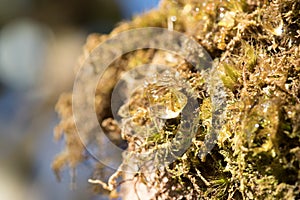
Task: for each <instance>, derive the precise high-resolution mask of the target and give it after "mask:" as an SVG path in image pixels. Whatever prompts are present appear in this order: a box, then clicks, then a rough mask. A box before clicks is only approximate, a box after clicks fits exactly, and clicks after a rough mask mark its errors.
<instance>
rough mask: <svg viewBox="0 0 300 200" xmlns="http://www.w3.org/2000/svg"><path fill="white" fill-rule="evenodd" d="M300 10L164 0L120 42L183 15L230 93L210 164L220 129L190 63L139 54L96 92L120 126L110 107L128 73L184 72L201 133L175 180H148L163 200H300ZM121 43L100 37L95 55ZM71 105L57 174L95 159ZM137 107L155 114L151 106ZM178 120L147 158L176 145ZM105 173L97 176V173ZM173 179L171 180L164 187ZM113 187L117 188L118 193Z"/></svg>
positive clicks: (256, 0) (169, 175) (102, 112)
mask: <svg viewBox="0 0 300 200" xmlns="http://www.w3.org/2000/svg"><path fill="white" fill-rule="evenodd" d="M299 10H300V2H298V1H294V0H277V1H275V0H274V1H265V0H248V1H243V0H231V1H229V0H228V1H217V0H216V1H215V0H206V1H203V2H201V3H200V2H199V1H194V0H185V1H183V0H182V1H181V0H176V1H174V0H164V1H162V2H161V5H160V8H159V9H158V10H154V11H150V12H149V13H146V14H143V15H141V16H136V17H135V18H134V19H133V20H132V21H131V22H126V23H122V24H120V25H119V26H118V27H116V29H115V30H114V31H113V32H112V33H111V35H113V34H115V33H118V32H121V31H124V30H128V29H131V28H138V27H147V26H157V27H165V28H167V26H168V19H169V17H171V16H176V18H177V20H176V21H175V22H174V27H173V28H174V29H175V30H177V31H181V32H183V33H186V34H188V35H190V36H192V37H193V38H195V39H196V40H197V41H198V42H199V44H201V45H202V46H203V47H204V48H205V49H206V50H207V51H208V52H209V53H210V55H211V57H212V58H213V59H214V63H215V64H216V66H217V69H218V71H219V72H220V79H221V80H222V82H223V84H224V85H225V87H226V88H225V90H226V93H227V94H226V95H227V100H226V101H227V102H226V104H227V108H226V109H227V112H226V116H225V120H224V121H225V123H224V124H223V126H222V127H221V129H220V130H219V133H218V134H219V137H218V138H217V141H216V143H217V145H215V146H214V148H213V149H212V150H211V151H210V153H209V154H208V155H207V156H206V157H205V158H203V159H201V158H199V156H198V154H199V152H200V150H201V148H203V144H204V140H205V138H206V135H207V134H208V133H209V131H210V130H211V126H212V125H211V118H212V102H211V98H210V97H211V96H210V92H209V91H208V86H207V85H206V84H205V80H206V79H207V77H206V76H205V75H203V74H200V73H197V72H195V70H194V69H193V67H192V66H190V65H189V64H188V63H185V61H182V60H177V61H176V62H175V63H168V62H167V61H166V60H164V58H165V57H166V56H165V55H166V54H164V53H163V52H161V51H153V50H139V51H136V52H134V53H131V54H128V55H125V56H123V57H122V58H120V60H118V61H116V62H115V63H113V64H112V66H111V67H112V69H115V70H112V72H111V74H107V77H108V78H107V80H108V82H109V83H110V84H109V85H108V86H107V88H106V89H105V90H101V89H100V88H101V87H100V86H99V90H97V91H96V96H98V97H99V101H97V102H98V103H96V110H97V115H98V118H99V122H100V123H102V121H103V120H105V119H107V118H110V117H111V114H110V113H109V111H108V110H109V108H110V105H108V104H105V103H103V102H110V101H109V100H110V92H111V91H112V88H113V86H114V84H115V83H116V81H117V78H116V77H118V74H121V73H122V72H124V71H126V70H129V69H133V68H134V67H135V66H136V65H139V64H143V63H147V62H149V61H152V62H154V61H153V60H155V59H157V60H158V61H160V62H161V63H167V64H168V65H171V66H172V67H174V69H175V70H177V71H178V72H179V73H180V74H181V75H182V77H184V78H185V79H186V80H187V81H188V82H189V83H190V84H191V86H192V88H193V91H192V92H193V93H194V95H195V96H196V97H197V101H198V102H199V119H197V123H198V124H197V126H198V127H199V130H198V132H197V134H196V135H195V137H194V138H193V140H192V145H191V146H190V147H189V149H188V150H187V151H186V152H185V153H184V154H183V155H179V156H178V159H177V160H176V161H175V162H173V163H171V164H170V165H169V166H168V167H167V168H166V169H165V171H163V172H157V173H155V178H154V179H152V180H151V181H143V182H144V184H145V185H146V186H147V187H148V188H154V189H155V191H156V198H161V199H196V198H199V199H299V198H300V149H299V146H300V125H299V124H300V76H299V74H300V47H299V44H300V31H299V30H300V13H299ZM111 35H109V36H98V35H94V36H93V37H94V38H92V39H93V40H92V39H91V38H90V39H89V41H88V45H87V46H86V48H85V52H86V54H85V56H87V55H88V53H89V52H90V51H91V49H92V47H94V46H96V45H97V44H99V43H100V42H101V41H103V39H105V38H107V37H110V36H111ZM157 60H156V61H157ZM116 74H117V76H116ZM112 77H114V78H112ZM137 95H138V94H137ZM66 98H67V97H66V96H62V97H61V100H60V101H59V102H58V106H57V110H58V112H59V113H60V115H61V118H62V121H61V123H60V125H58V128H57V138H60V137H61V132H64V136H65V139H66V149H67V150H66V151H64V152H63V153H62V154H61V155H60V156H58V158H57V159H56V160H55V161H54V165H53V168H54V170H55V172H57V173H58V172H59V170H60V169H61V168H63V166H65V165H69V166H70V167H71V168H75V167H76V165H78V164H79V163H80V162H82V161H83V160H85V159H88V157H85V156H84V149H83V147H82V146H81V145H80V144H79V143H78V138H76V131H75V126H74V123H73V121H72V110H71V103H70V101H69V100H70V96H69V97H68V98H67V99H68V100H66ZM101 102H102V103H101ZM131 103H132V105H139V106H140V107H145V106H147V105H145V102H144V101H142V100H141V98H136V100H134V99H133V102H131ZM134 112H135V110H134V109H133V113H134ZM139 119H140V120H139ZM142 119H143V120H142ZM146 119H147V117H146V113H144V114H142V115H137V122H138V123H141V124H143V123H147V120H146ZM178 121H180V120H179V119H173V120H170V121H168V122H167V123H168V124H167V127H169V128H168V129H165V130H164V131H163V133H154V134H152V135H151V136H149V137H148V138H146V140H145V141H146V142H145V145H141V146H140V148H139V150H141V149H144V150H149V149H150V147H153V146H155V145H162V144H164V143H167V142H168V141H170V139H172V138H173V137H174V135H176V134H177V132H176V130H177V129H176V127H177V124H178V123H179V122H178ZM142 122H143V123H142ZM104 126H105V123H104ZM107 130H108V131H107V132H110V131H113V130H114V131H116V129H107ZM118 131H120V130H118ZM108 134H110V133H108ZM123 134H124V133H123ZM124 135H126V134H124ZM123 139H125V140H127V142H128V145H129V146H130V145H131V146H135V145H136V144H135V142H136V141H135V140H134V139H133V138H132V137H131V136H130V135H126V137H125V138H123ZM132 151H134V150H132ZM66 152H67V153H66ZM100 168H101V167H99V166H98V167H95V171H97V170H101V169H100ZM95 178H101V177H95ZM163 178H166V180H167V181H165V182H162V181H161V180H163ZM112 185H113V186H115V187H117V184H112ZM110 189H111V188H110ZM114 189H115V188H113V190H112V191H114V192H115V190H114Z"/></svg>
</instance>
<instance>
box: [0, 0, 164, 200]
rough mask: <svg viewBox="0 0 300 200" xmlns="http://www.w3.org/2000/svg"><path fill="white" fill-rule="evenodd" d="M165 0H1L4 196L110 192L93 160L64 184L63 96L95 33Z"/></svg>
mask: <svg viewBox="0 0 300 200" xmlns="http://www.w3.org/2000/svg"><path fill="white" fill-rule="evenodd" d="M158 3H159V0H72V1H69V0H0V5H1V6H0V200H8V199H9V200H27V199H30V200H48V199H49V200H50V199H51V200H52V199H57V200H69V199H72V200H76V199H78V200H82V199H107V198H106V197H105V196H93V195H92V194H91V193H90V190H89V187H88V183H87V179H88V177H89V176H90V175H91V169H90V167H89V166H85V165H82V166H80V168H79V169H78V172H77V173H78V175H77V181H76V185H77V189H75V190H70V187H69V186H70V181H71V180H70V176H69V174H68V171H67V170H66V171H65V172H63V174H62V177H63V180H62V182H60V183H58V182H57V181H56V179H55V176H54V174H53V172H52V171H51V168H50V166H51V162H52V160H53V158H54V157H55V155H56V154H57V153H58V152H60V151H61V149H62V148H63V141H62V142H61V143H56V142H54V140H53V128H54V126H55V125H56V124H57V123H58V121H59V119H58V116H57V114H56V113H55V112H54V106H55V103H56V101H57V99H58V97H59V95H60V93H61V92H63V91H70V90H71V89H72V85H73V79H74V70H73V67H74V66H75V65H76V62H77V59H78V56H79V55H80V53H81V50H82V45H83V44H84V42H85V39H86V37H87V35H88V34H89V33H94V32H97V33H109V32H110V31H111V30H112V29H113V27H114V26H115V25H116V23H117V22H119V21H121V20H129V19H130V18H131V17H132V16H133V15H136V14H139V13H142V12H144V11H146V10H149V9H152V8H155V7H157V6H158Z"/></svg>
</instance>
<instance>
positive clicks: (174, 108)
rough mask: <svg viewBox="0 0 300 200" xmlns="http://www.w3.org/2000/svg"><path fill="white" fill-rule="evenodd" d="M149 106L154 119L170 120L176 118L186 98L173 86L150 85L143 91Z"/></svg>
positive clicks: (162, 84)
mask: <svg viewBox="0 0 300 200" xmlns="http://www.w3.org/2000/svg"><path fill="white" fill-rule="evenodd" d="M144 93H145V95H146V97H147V98H148V101H149V104H150V110H151V112H152V113H153V115H154V116H155V117H159V118H161V119H172V118H175V117H177V116H178V115H179V114H180V113H181V111H182V110H183V108H184V107H185V105H186V104H187V97H186V95H185V94H183V93H182V92H180V91H179V90H178V89H177V88H176V86H175V85H169V86H168V85H165V84H164V82H162V83H159V82H157V83H152V84H151V83H150V84H148V85H147V87H146V88H145V90H144Z"/></svg>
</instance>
